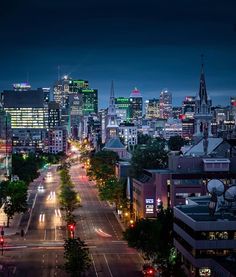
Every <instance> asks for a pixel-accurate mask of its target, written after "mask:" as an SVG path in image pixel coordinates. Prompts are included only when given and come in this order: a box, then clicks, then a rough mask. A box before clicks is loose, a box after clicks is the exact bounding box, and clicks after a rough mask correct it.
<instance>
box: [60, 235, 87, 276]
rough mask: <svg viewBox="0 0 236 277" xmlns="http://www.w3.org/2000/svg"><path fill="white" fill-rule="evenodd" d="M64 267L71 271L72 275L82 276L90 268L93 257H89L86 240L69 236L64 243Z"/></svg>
mask: <svg viewBox="0 0 236 277" xmlns="http://www.w3.org/2000/svg"><path fill="white" fill-rule="evenodd" d="M64 249H65V251H64V258H65V260H66V261H65V264H64V269H65V270H66V272H68V273H70V274H71V276H78V277H79V276H82V274H83V272H85V271H86V270H88V269H89V267H90V265H91V259H90V257H89V250H88V248H87V247H86V244H85V243H84V241H82V240H81V239H80V238H76V239H72V238H68V239H66V240H65V243H64Z"/></svg>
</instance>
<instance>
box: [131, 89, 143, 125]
mask: <svg viewBox="0 0 236 277" xmlns="http://www.w3.org/2000/svg"><path fill="white" fill-rule="evenodd" d="M129 99H130V105H131V118H132V119H133V120H137V119H141V118H142V115H143V97H142V95H141V93H140V91H139V90H138V89H137V88H134V89H133V90H132V92H131V94H130V97H129Z"/></svg>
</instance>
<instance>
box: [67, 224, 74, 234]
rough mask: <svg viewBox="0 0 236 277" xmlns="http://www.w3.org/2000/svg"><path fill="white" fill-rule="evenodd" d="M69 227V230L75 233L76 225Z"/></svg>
mask: <svg viewBox="0 0 236 277" xmlns="http://www.w3.org/2000/svg"><path fill="white" fill-rule="evenodd" d="M68 227H69V230H70V231H71V232H73V231H74V229H75V225H74V224H69V225H68Z"/></svg>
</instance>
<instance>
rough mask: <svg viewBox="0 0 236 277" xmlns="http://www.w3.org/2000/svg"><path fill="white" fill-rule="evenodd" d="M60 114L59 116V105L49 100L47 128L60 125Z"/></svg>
mask: <svg viewBox="0 0 236 277" xmlns="http://www.w3.org/2000/svg"><path fill="white" fill-rule="evenodd" d="M60 124H61V116H60V106H59V104H58V103H57V102H55V101H50V102H49V103H48V128H49V129H51V128H54V127H57V126H60Z"/></svg>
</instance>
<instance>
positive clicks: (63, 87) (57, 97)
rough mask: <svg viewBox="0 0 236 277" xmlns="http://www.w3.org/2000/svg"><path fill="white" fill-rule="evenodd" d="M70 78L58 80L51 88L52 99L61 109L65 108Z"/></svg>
mask: <svg viewBox="0 0 236 277" xmlns="http://www.w3.org/2000/svg"><path fill="white" fill-rule="evenodd" d="M70 81H71V78H69V77H68V76H67V75H65V76H63V78H62V79H60V80H58V81H57V82H56V83H55V84H54V86H53V99H54V101H56V102H57V103H59V105H60V107H61V108H66V107H67V99H68V94H69V82H70Z"/></svg>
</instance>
